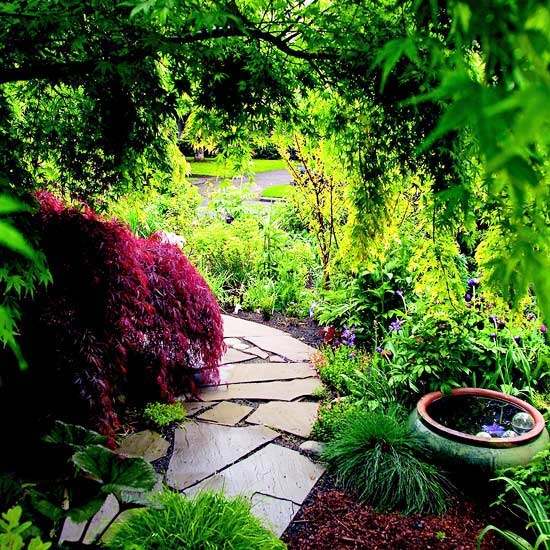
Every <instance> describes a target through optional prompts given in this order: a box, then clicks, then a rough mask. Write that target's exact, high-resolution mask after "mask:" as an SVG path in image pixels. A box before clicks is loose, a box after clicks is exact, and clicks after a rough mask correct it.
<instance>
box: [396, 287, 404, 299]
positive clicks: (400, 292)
mask: <svg viewBox="0 0 550 550" xmlns="http://www.w3.org/2000/svg"><path fill="white" fill-rule="evenodd" d="M394 294H395V295H396V296H399V297H400V298H403V291H402V290H401V289H399V290H396V291H395V292H394Z"/></svg>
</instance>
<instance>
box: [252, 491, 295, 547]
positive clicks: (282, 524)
mask: <svg viewBox="0 0 550 550" xmlns="http://www.w3.org/2000/svg"><path fill="white" fill-rule="evenodd" d="M250 502H251V504H252V513H253V514H254V515H255V516H256V517H258V518H260V520H262V523H263V524H264V525H265V527H267V528H268V529H269V530H270V531H272V532H273V533H274V534H275V535H277V536H278V537H280V536H281V535H282V534H283V533H284V532H285V529H286V528H287V527H288V525H289V523H290V522H291V521H292V518H293V517H294V516H295V515H296V513H297V512H298V510H299V509H300V507H299V506H298V505H297V504H294V502H291V501H290V500H282V499H280V498H274V497H270V496H267V495H261V494H259V493H258V494H255V495H254V496H253V497H252V498H251V499H250Z"/></svg>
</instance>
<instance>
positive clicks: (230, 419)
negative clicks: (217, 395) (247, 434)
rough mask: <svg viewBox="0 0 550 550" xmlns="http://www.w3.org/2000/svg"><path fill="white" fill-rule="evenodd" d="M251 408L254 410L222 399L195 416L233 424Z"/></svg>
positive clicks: (228, 424) (229, 424) (219, 422)
mask: <svg viewBox="0 0 550 550" xmlns="http://www.w3.org/2000/svg"><path fill="white" fill-rule="evenodd" d="M252 410H254V409H253V408H252V407H247V406H246V405H239V404H238V403H232V402H231V401H222V402H221V403H219V404H218V405H215V406H214V407H212V408H211V409H210V410H208V411H206V412H204V413H202V414H199V415H198V416H197V418H198V419H199V420H208V421H210V422H216V423H217V424H225V425H227V426H234V425H235V424H238V423H239V422H240V421H241V420H242V419H243V418H244V417H245V416H246V415H247V414H249V413H250V412H251V411H252ZM255 424H258V422H255Z"/></svg>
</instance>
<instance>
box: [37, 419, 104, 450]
mask: <svg viewBox="0 0 550 550" xmlns="http://www.w3.org/2000/svg"><path fill="white" fill-rule="evenodd" d="M43 440H44V442H46V443H50V444H52V445H66V446H68V447H71V448H73V449H76V450H78V449H81V448H82V447H85V446H86V445H105V443H107V438H106V437H105V436H103V435H101V434H98V433H97V432H94V431H93V430H88V429H87V428H84V427H82V426H77V425H75V424H65V422H61V421H60V420H56V422H55V425H54V427H53V429H52V431H51V432H50V433H49V434H48V435H46V436H45V437H44V439H43Z"/></svg>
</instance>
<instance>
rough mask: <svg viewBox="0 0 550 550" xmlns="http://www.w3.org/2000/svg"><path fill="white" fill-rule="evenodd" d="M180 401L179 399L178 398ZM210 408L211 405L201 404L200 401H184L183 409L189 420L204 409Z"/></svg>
mask: <svg viewBox="0 0 550 550" xmlns="http://www.w3.org/2000/svg"><path fill="white" fill-rule="evenodd" d="M180 399H181V398H180ZM210 406H212V403H202V402H201V401H184V402H183V408H184V409H185V413H186V415H187V417H189V418H191V417H192V416H195V415H196V414H198V413H199V412H201V411H203V410H204V409H206V408H208V407H210Z"/></svg>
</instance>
